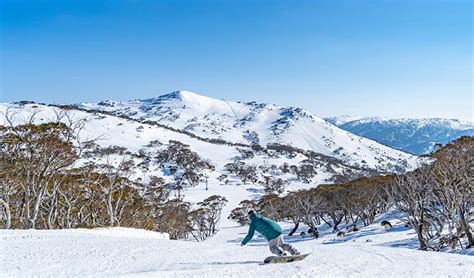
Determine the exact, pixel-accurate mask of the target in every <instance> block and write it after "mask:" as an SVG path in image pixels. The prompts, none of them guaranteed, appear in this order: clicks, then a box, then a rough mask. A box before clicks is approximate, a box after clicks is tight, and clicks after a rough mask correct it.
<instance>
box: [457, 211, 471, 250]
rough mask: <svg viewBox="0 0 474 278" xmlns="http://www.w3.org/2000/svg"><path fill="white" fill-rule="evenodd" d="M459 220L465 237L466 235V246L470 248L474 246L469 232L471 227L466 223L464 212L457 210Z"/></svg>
mask: <svg viewBox="0 0 474 278" xmlns="http://www.w3.org/2000/svg"><path fill="white" fill-rule="evenodd" d="M459 212H460V213H459V220H460V222H461V226H462V228H463V230H464V232H465V233H466V237H467V240H468V242H469V243H468V244H467V247H466V249H467V248H471V247H473V246H474V238H473V237H472V232H471V229H470V227H469V224H468V223H467V221H466V217H465V216H464V213H463V212H462V211H461V210H459Z"/></svg>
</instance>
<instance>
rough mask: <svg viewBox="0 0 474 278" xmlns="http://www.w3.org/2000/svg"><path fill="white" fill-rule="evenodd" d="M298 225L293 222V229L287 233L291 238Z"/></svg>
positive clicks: (298, 223)
mask: <svg viewBox="0 0 474 278" xmlns="http://www.w3.org/2000/svg"><path fill="white" fill-rule="evenodd" d="M299 225H300V222H295V226H294V227H293V229H291V231H290V232H289V233H288V235H289V236H293V234H294V233H295V232H296V230H298V227H299Z"/></svg>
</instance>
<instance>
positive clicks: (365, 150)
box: [78, 91, 415, 171]
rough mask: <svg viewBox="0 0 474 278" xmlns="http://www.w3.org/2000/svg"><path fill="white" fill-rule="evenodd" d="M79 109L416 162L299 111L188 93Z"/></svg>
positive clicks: (376, 159) (373, 163)
mask: <svg viewBox="0 0 474 278" xmlns="http://www.w3.org/2000/svg"><path fill="white" fill-rule="evenodd" d="M78 106H80V107H82V108H86V109H94V110H100V111H107V112H111V113H113V114H115V115H125V116H128V117H132V118H134V119H137V120H139V121H157V122H159V123H160V124H164V125H167V126H170V127H173V128H177V129H180V130H185V131H187V132H190V133H193V134H195V135H198V136H201V137H204V138H213V139H223V140H226V141H230V142H234V143H244V144H260V145H262V146H266V145H267V144H270V143H278V144H284V145H290V146H293V147H297V148H300V149H303V150H311V151H314V152H317V153H321V154H323V155H327V156H331V157H335V158H338V159H340V160H342V161H343V162H344V163H346V164H348V165H352V166H363V167H365V166H366V167H370V168H379V169H385V170H388V169H391V170H392V171H393V170H394V169H395V168H396V165H398V166H400V165H405V166H406V165H410V166H413V165H414V163H415V159H414V157H413V156H411V155H408V154H406V153H404V152H401V151H398V150H394V149H391V148H389V147H387V146H384V145H381V144H379V143H376V142H374V141H372V140H369V139H366V138H363V137H359V136H356V135H354V134H351V133H349V132H347V131H344V130H342V129H339V128H337V127H336V126H334V125H332V124H330V123H328V122H327V121H325V120H323V119H321V118H319V117H317V116H315V115H313V114H311V113H309V112H308V111H305V110H303V109H301V108H294V107H279V106H276V105H273V104H265V103H256V102H249V103H242V102H233V101H225V100H219V99H213V98H209V97H205V96H201V95H199V94H196V93H192V92H187V91H177V92H173V93H170V94H167V95H163V96H160V97H157V98H150V99H144V100H134V101H122V102H117V101H110V100H109V101H102V102H99V103H81V104H78ZM405 166H402V167H405Z"/></svg>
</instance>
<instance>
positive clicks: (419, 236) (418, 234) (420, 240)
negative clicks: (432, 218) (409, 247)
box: [414, 223, 428, 251]
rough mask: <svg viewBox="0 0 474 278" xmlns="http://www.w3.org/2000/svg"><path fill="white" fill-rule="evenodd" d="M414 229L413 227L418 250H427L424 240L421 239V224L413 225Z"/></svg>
mask: <svg viewBox="0 0 474 278" xmlns="http://www.w3.org/2000/svg"><path fill="white" fill-rule="evenodd" d="M414 227H415V231H416V235H417V236H418V241H419V242H420V250H423V251H426V250H428V246H427V244H426V240H425V238H424V237H423V223H419V224H415V225H414Z"/></svg>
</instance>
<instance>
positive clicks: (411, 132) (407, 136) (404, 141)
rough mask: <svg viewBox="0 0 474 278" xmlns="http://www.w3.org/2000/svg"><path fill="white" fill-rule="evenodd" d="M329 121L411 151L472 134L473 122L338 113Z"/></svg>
mask: <svg viewBox="0 0 474 278" xmlns="http://www.w3.org/2000/svg"><path fill="white" fill-rule="evenodd" d="M326 120H327V121H329V122H330V123H332V124H334V125H336V126H338V127H340V128H342V129H344V130H347V131H349V132H351V133H354V134H357V135H359V136H363V137H367V138H369V139H372V140H375V141H377V142H380V143H382V144H385V145H387V146H390V147H393V148H396V149H400V150H403V151H406V152H410V153H414V154H425V153H430V152H432V151H433V150H434V146H435V144H438V143H439V144H446V143H448V142H450V141H453V140H455V139H457V138H459V137H461V136H466V135H468V136H474V123H473V122H468V121H460V120H456V119H439V118H427V119H385V118H378V117H371V118H364V117H351V116H341V117H333V118H326Z"/></svg>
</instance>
